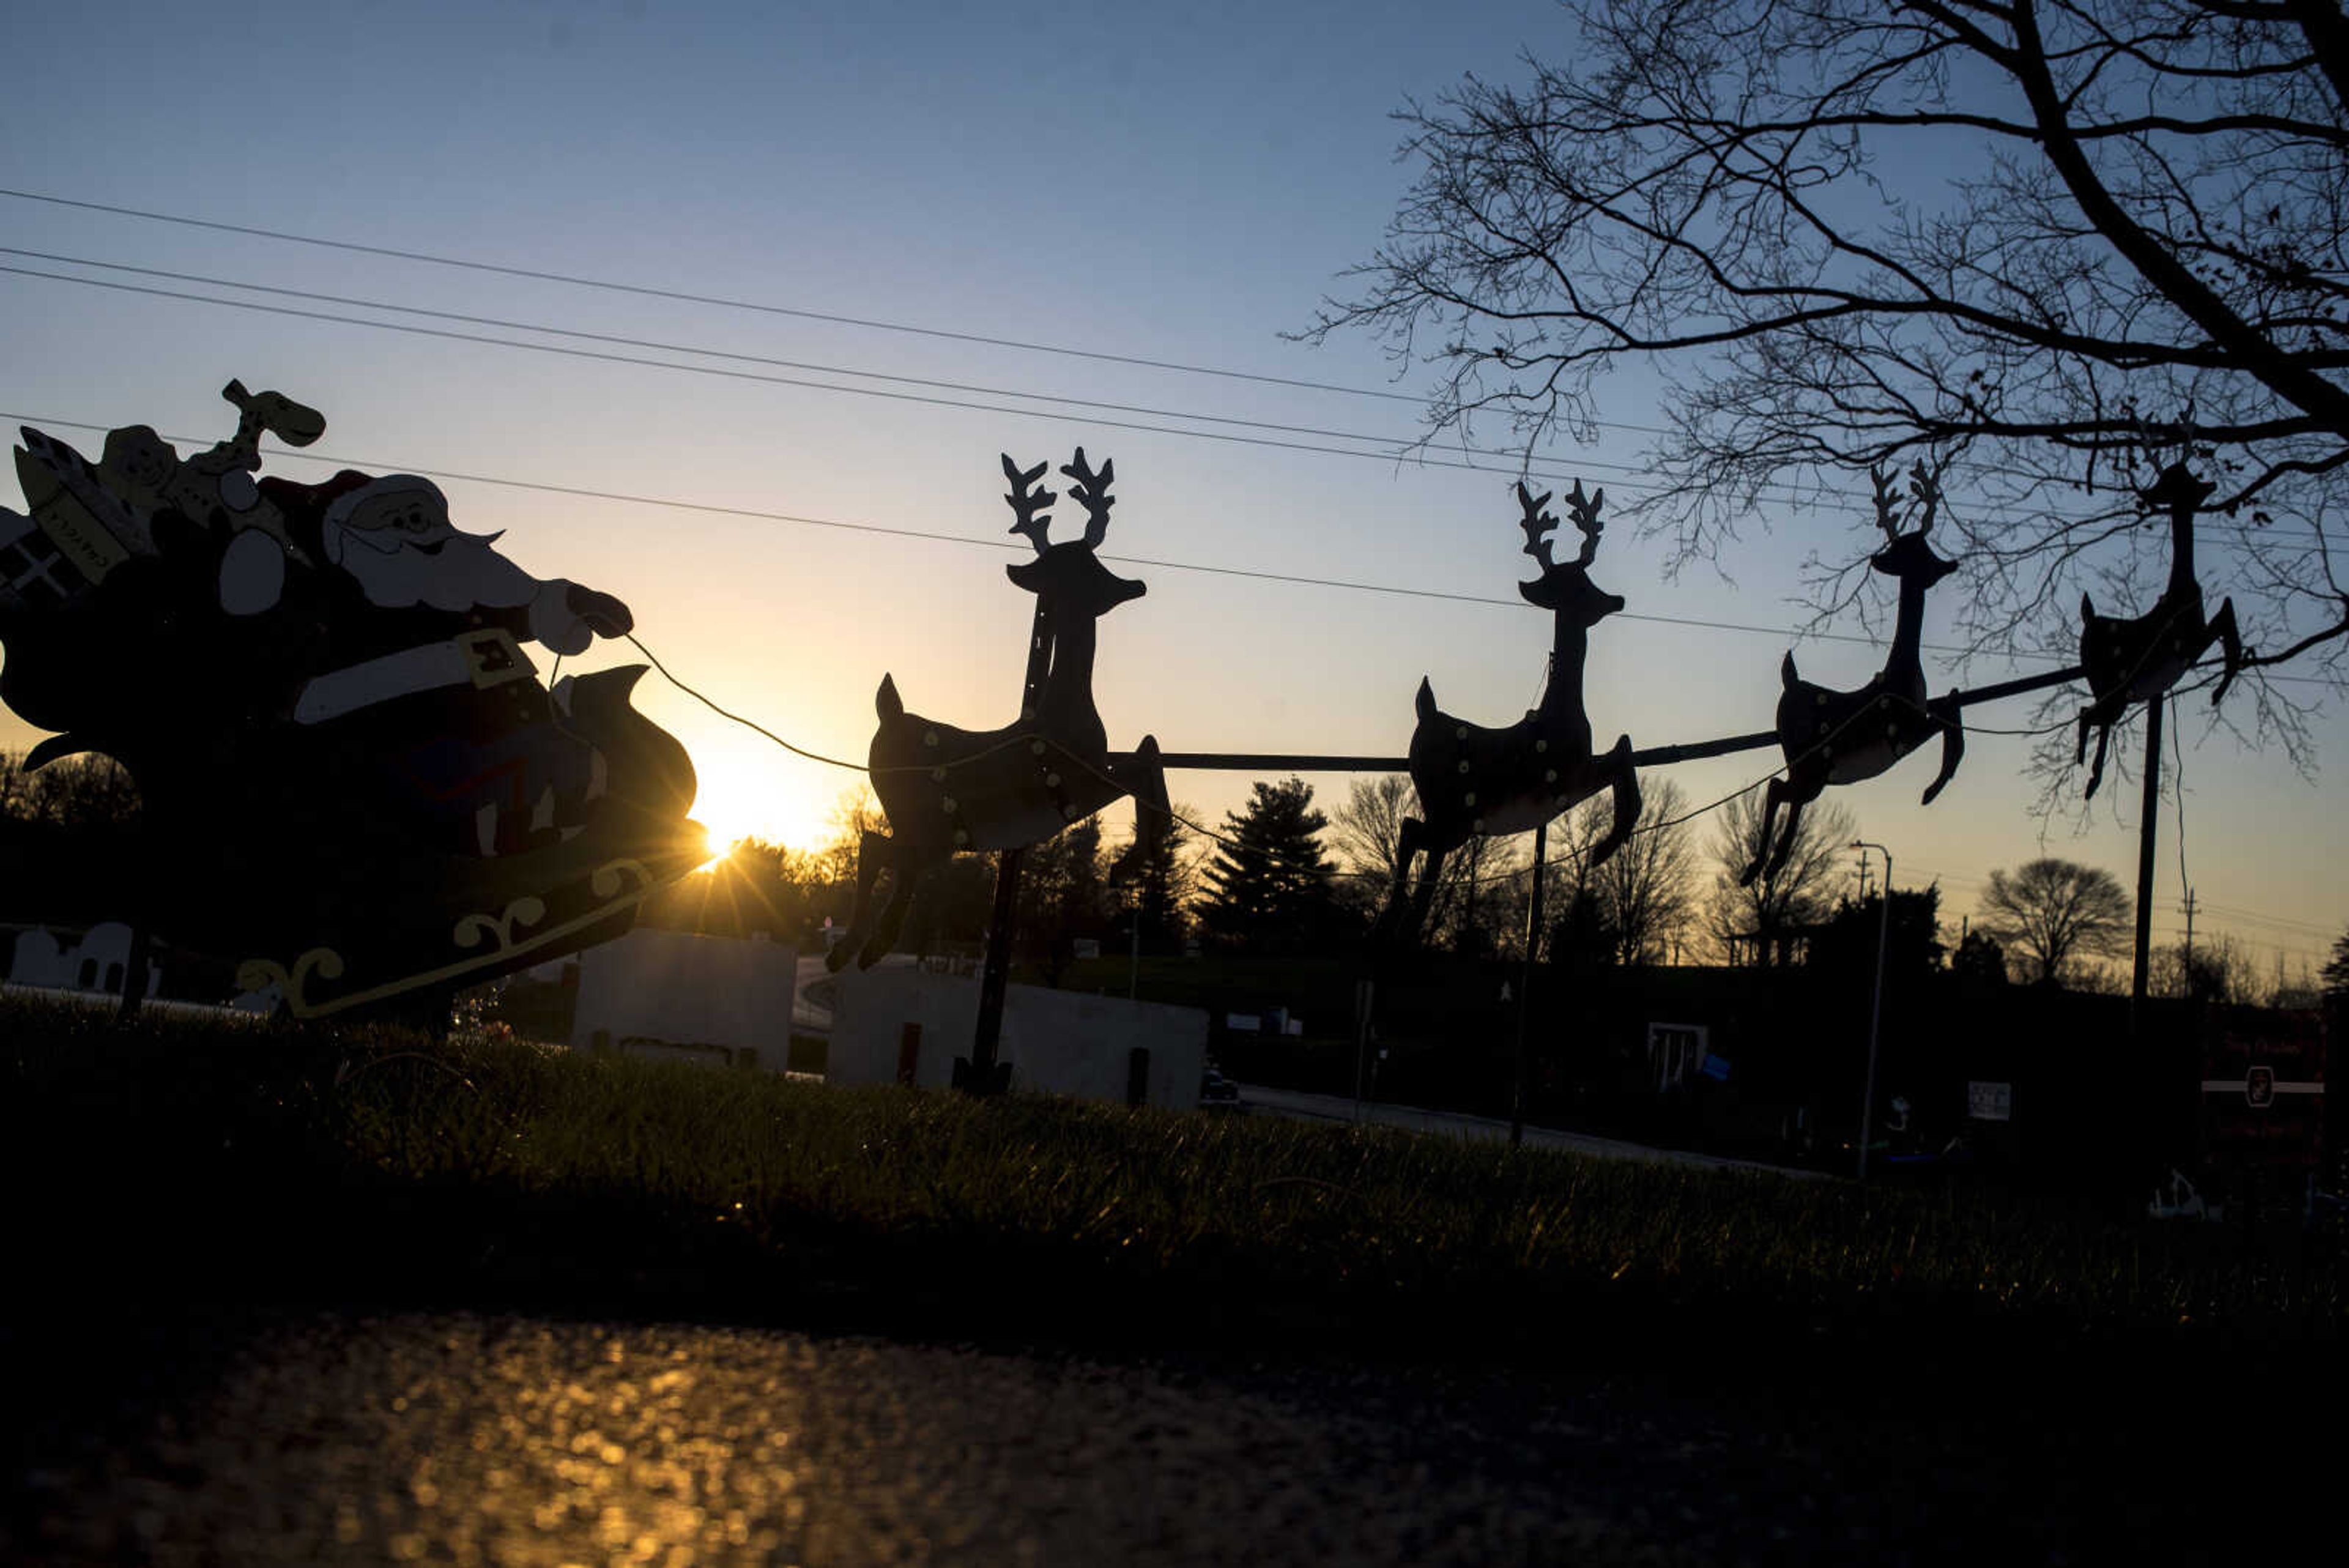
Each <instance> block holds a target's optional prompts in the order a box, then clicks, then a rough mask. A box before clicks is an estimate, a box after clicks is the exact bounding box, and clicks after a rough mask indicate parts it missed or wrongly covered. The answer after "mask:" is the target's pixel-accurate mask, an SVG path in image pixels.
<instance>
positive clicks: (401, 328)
mask: <svg viewBox="0 0 2349 1568" xmlns="http://www.w3.org/2000/svg"><path fill="white" fill-rule="evenodd" d="M0 194H5V192H0ZM0 255H15V256H23V257H30V258H34V259H38V260H44V261H54V262H59V263H63V264H65V265H72V266H86V267H99V268H104V269H107V270H109V271H114V272H126V273H132V274H136V275H140V276H144V277H156V278H166V279H170V280H172V281H175V282H183V283H201V284H204V285H207V286H213V287H220V288H234V289H243V290H245V291H248V292H251V293H257V294H269V295H276V296H282V297H286V298H294V299H307V300H312V301H316V302H318V303H323V304H333V305H343V306H352V307H354V308H358V309H366V310H381V311H391V312H396V313H399V314H403V315H409V316H421V317H430V318H432V319H435V320H440V321H453V322H461V323H465V324H467V325H471V326H481V327H500V328H502V329H505V330H508V331H515V332H532V333H537V334H540V335H542V336H546V337H569V338H574V339H577V340H579V341H583V342H590V343H605V344H610V345H613V346H615V347H617V348H647V349H653V350H657V351H659V352H662V353H671V354H687V355H693V356H697V357H699V358H716V359H730V360H734V361H737V362H738V363H742V364H750V365H763V366H768V367H771V368H773V369H798V370H806V371H810V372H812V373H815V374H821V375H833V376H854V377H858V378H861V379H866V380H874V381H889V382H895V383H896V384H898V385H900V386H911V387H925V388H928V389H932V390H933V391H954V392H968V393H972V394H974V395H977V396H981V397H993V398H1017V399H1020V400H1026V401H1030V402H1042V403H1055V404H1059V405H1061V406H1062V407H1063V408H1067V409H1081V410H1102V411H1105V412H1109V413H1118V414H1136V415H1142V416H1145V417H1147V418H1150V419H1166V420H1187V421H1194V422H1196V423H1204V424H1218V425H1228V426H1232V427H1235V428H1236V429H1239V430H1257V431H1270V432H1273V433H1274V434H1275V435H1295V436H1311V437H1318V438H1320V439H1321V440H1323V441H1355V442H1360V443H1362V444H1363V445H1365V446H1369V447H1373V448H1377V449H1381V450H1373V451H1367V452H1366V451H1360V450H1356V449H1354V448H1349V447H1332V446H1324V445H1319V444H1316V443H1315V442H1313V441H1281V440H1270V439H1264V438H1258V437H1249V436H1242V435H1235V434H1230V433H1226V432H1224V431H1203V430H1193V429H1187V428H1185V427H1182V426H1174V425H1158V424H1144V423H1137V422H1134V421H1121V420H1107V419H1102V418H1100V417H1098V415H1097V414H1096V415H1095V416H1093V420H1092V422H1094V423H1097V424H1102V425H1104V426H1106V427H1108V428H1110V429H1114V430H1131V431H1143V432H1147V433H1153V434H1159V435H1172V436H1187V437H1190V438H1192V439H1195V440H1202V441H1231V442H1237V443H1239V444H1243V445H1250V446H1263V447H1271V448H1275V449H1278V450H1285V451H1292V452H1312V453H1317V454H1320V455H1324V456H1330V457H1353V458H1369V459H1371V460H1374V461H1377V462H1392V463H1398V464H1401V463H1410V464H1413V465H1415V466H1418V467H1423V468H1448V469H1456V470H1463V471H1465V472H1477V473H1503V474H1507V473H1520V474H1523V475H1526V476H1527V477H1531V478H1537V479H1541V480H1546V481H1549V482H1552V483H1555V482H1557V481H1558V480H1565V479H1572V478H1575V477H1576V476H1577V475H1578V474H1582V473H1587V472H1590V471H1593V470H1599V471H1605V472H1612V473H1616V474H1625V475H1630V476H1631V477H1632V479H1633V480H1635V481H1637V480H1639V479H1640V478H1641V477H1643V476H1644V475H1645V474H1646V472H1647V471H1646V470H1644V469H1641V468H1639V467H1636V466H1634V465H1632V464H1630V463H1625V462H1613V461H1611V460H1608V459H1604V458H1595V457H1581V458H1576V459H1571V460H1569V459H1566V458H1548V459H1543V460H1539V462H1537V460H1535V459H1533V458H1532V457H1531V456H1530V455H1528V454H1525V453H1520V452H1515V451H1512V450H1508V449H1504V448H1498V447H1479V446H1470V445H1467V444H1465V443H1456V444H1448V445H1446V446H1444V447H1443V448H1441V449H1437V448H1435V447H1433V443H1432V442H1429V443H1423V442H1422V441H1421V439H1420V438H1418V437H1404V436H1392V435H1374V434H1368V433H1364V432H1362V431H1339V430H1330V429H1328V428H1326V427H1323V426H1317V425H1296V424H1288V423H1284V422H1281V421H1274V420H1258V419H1249V418H1246V417H1243V416H1239V415H1232V414H1213V413H1204V412H1199V411H1196V410H1185V409H1161V408H1156V407H1153V406H1150V405H1144V404H1133V403H1119V402H1112V401H1108V400H1102V399H1097V398H1074V397H1068V396H1064V395H1062V394H1060V393H1056V392H1030V391H1023V390H1020V389H1017V388H1006V387H990V386H986V385H981V384H974V383H970V382H962V381H947V380H939V379H934V378H930V377H923V376H907V375H900V374H897V373H895V372H891V371H885V370H862V369H855V368H854V367H853V366H839V365H826V364H822V363H817V362H812V361H807V360H799V359H786V358H779V357H775V356H771V355H761V354H749V353H743V352H740V351H738V350H734V349H726V348H700V347H698V346H696V345H693V344H689V343H669V342H666V341H663V340H660V339H655V338H642V337H626V336H623V335H619V334H615V333H605V332H591V331H587V330H585V329H584V328H579V327H552V326H546V325H543V324H541V323H537V322H530V321H515V320H512V319H509V318H505V317H489V316H475V315H471V314H468V313H465V312H462V311H452V310H438V309H433V308H430V307H429V306H413V305H399V304H395V303H392V302H389V301H385V300H373V299H361V298H357V297H355V296H347V295H336V294H325V293H320V292H317V291H316V290H310V289H299V288H292V287H286V286H279V285H274V284H264V283H248V282H244V281H242V280H240V279H236V278H221V277H212V276H210V275H204V274H198V273H184V272H176V271H172V270H170V269H168V268H162V267H146V266H136V265H130V264H129V263H124V262H108V261H96V260H92V259H90V258H88V257H84V256H68V255H64V254H58V253H56V252H50V251H34V250H26V249H24V248H21V247H18V246H10V245H0ZM0 273H8V274H13V275H16V276H20V277H30V278H37V279H41V280H44V281H47V282H52V283H67V284H76V285H79V286H82V287H85V288H102V289H111V290H114V291H116V292H119V293H127V294H140V295H146V296H150V297H154V298H160V299H172V300H178V301H181V302H182V303H188V304H199V305H216V306H223V307H225V308H228V309H232V310H246V311H253V312H256V313H259V314H263V315H271V316H285V317H294V318H295V319H299V320H311V321H323V322H326V323H329V324H332V325H336V326H344V327H372V328H374V329H376V330H378V331H385V332H399V333H406V334H408V335H410V336H414V337H436V338H440V339H443V340H446V341H450V342H459V343H471V344H474V345H477V346H481V347H486V348H513V349H520V350H523V351H526V352H532V353H540V354H558V355H567V356H569V357H572V358H584V359H590V360H595V361H598V362H602V363H606V364H618V365H628V366H634V367H637V368H639V369H660V370H672V371H676V372H678V373H680V374H685V375H704V376H715V377H719V378H721V379H730V380H747V381H752V382H758V383H761V384H764V385H770V386H782V387H792V388H795V389H802V390H810V391H821V392H838V393H843V394H847V395H850V396H862V397H874V398H885V399H890V400H896V401H905V402H915V403H926V404H930V405H932V406H935V407H939V408H951V409H962V410H973V411H977V412H985V413H1002V414H1011V415H1016V416H1024V417H1027V418H1030V419H1042V418H1061V417H1066V416H1064V415H1061V414H1058V413H1056V412H1054V411H1052V410H1042V409H1023V408H1009V407H1005V406H1003V405H1000V404H990V403H976V402H970V401H967V400H962V399H958V398H940V397H932V396H926V395H922V394H916V393H910V392H892V391H888V390H885V389H879V388H874V387H857V386H846V385H843V384H841V383H838V382H832V381H817V380H807V379H801V378H799V377H792V376H770V375H761V374H758V373H755V372H750V371H742V370H729V369H722V368H720V367H717V366H709V365H693V364H680V363H678V362H676V361H674V360H667V359H650V358H641V357H639V356H636V355H632V354H616V353H606V352H598V351H595V350H592V349H582V348H564V347H563V346H561V345H559V344H552V343H533V342H526V341H521V340H517V339H514V338H508V337H487V336H484V335H481V334H479V333H470V332H455V331H449V330H446V329H440V328H434V327H419V326H416V325H414V324H412V323H407V322H397V321H376V320H370V319H368V318H367V317H353V316H346V315H341V314H339V313H336V312H333V311H311V310H301V309H297V308H294V307H292V306H271V305H264V304H261V303H259V302H257V301H254V300H243V299H223V298H221V297H220V296H215V295H202V294H190V293H186V292H184V291H182V290H178V289H166V288H155V287H150V286H140V285H136V284H127V283H114V282H109V281H108V280H106V279H104V278H94V277H77V276H75V275H71V274H67V273H54V272H44V271H42V270H40V269H38V268H35V267H16V266H7V265H0ZM1438 450H1440V451H1443V452H1456V453H1458V454H1460V457H1461V459H1463V460H1465V459H1470V458H1477V457H1485V458H1498V459H1503V460H1505V461H1504V462H1502V463H1501V464H1499V465H1497V466H1496V465H1495V464H1492V463H1480V462H1469V461H1454V460H1453V459H1450V458H1445V457H1438V456H1433V455H1431V452H1434V451H1438ZM1506 460H1514V461H1506ZM1543 464H1548V465H1552V466H1543ZM1615 483H1616V489H1617V491H1618V493H1628V494H1629V495H1630V499H1631V500H1632V501H1634V502H1635V503H1636V502H1640V501H1648V500H1653V499H1654V498H1655V497H1656V496H1657V495H1659V494H1661V491H1659V490H1657V489H1655V488H1652V487H1627V486H1625V485H1624V484H1623V483H1621V482H1620V481H1617V482H1615ZM1753 495H1754V499H1756V500H1764V501H1773V502H1775V503H1776V504H1779V505H1781V506H1785V507H1787V508H1790V509H1794V510H1798V511H1809V512H1817V513H1827V514H1841V515H1844V516H1851V517H1860V516H1867V515H1868V509H1867V508H1866V507H1863V506H1860V505H1858V504H1856V503H1853V502H1849V501H1844V500H1838V499H1835V498H1833V497H1830V496H1826V495H1821V494H1816V493H1811V492H1808V491H1806V490H1802V489H1798V488H1796V487H1795V486H1792V485H1787V484H1778V485H1767V486H1760V487H1757V488H1756V489H1755V490H1754V492H1753ZM1982 515H1983V516H1984V518H1985V519H1986V520H1989V521H1997V522H2007V523H2014V522H2018V521H2029V519H2024V518H2021V517H2019V516H2018V514H2015V513H2013V512H2012V511H1990V512H1985V513H1984V514H1982ZM2210 531H2211V532H2213V533H2219V534H2233V535H2239V536H2240V537H2241V538H2244V539H2246V540H2248V539H2249V538H2251V535H2253V533H2254V532H2259V533H2261V534H2264V535H2267V536H2269V537H2280V536H2282V535H2286V534H2289V535H2292V536H2294V537H2299V536H2302V535H2304V536H2306V537H2307V538H2310V539H2315V540H2321V539H2322V538H2323V531H2322V530H2320V529H2314V528H2309V529H2282V528H2278V527H2275V526H2273V525H2270V526H2268V527H2266V528H2264V529H2260V530H2253V529H2252V528H2251V527H2250V526H2248V525H2245V524H2211V525H2210Z"/></svg>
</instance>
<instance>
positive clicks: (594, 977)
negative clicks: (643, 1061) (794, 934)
mask: <svg viewBox="0 0 2349 1568" xmlns="http://www.w3.org/2000/svg"><path fill="white" fill-rule="evenodd" d="M798 970H799V955H798V953H797V952H796V951H794V950H792V948H790V947H787V946H784V945H783V944H781V943H778V942H771V941H759V940H753V941H739V940H734V939H733V938H730V937H701V936H694V935H691V934H690V933H688V932H685V931H665V930H659V929H653V928H650V927H646V926H639V927H637V928H636V929H634V930H632V931H630V932H628V933H627V935H626V936H624V937H619V938H616V940H612V941H608V942H605V943H602V944H601V945H599V946H596V947H592V948H589V949H587V950H585V951H584V952H582V953H581V954H580V955H579V1001H578V1006H577V1010H576V1011H575V1012H574V1014H573V1016H572V1024H571V1044H572V1046H573V1048H574V1049H575V1050H593V1049H605V1050H613V1049H616V1050H624V1051H629V1052H632V1053H634V1054H642V1055H656V1056H663V1057H684V1058H690V1059H698V1060H707V1061H717V1062H725V1063H728V1064H733V1065H736V1066H759V1067H768V1068H772V1069H774V1070H776V1071H781V1069H782V1066H783V1064H784V1062H785V1060H786V1059H787V1057H788V1055H789V1054H790V1049H791V1033H792V990H793V988H794V986H795V984H796V982H797V976H798Z"/></svg>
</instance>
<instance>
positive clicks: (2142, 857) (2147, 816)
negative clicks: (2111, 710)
mask: <svg viewBox="0 0 2349 1568" xmlns="http://www.w3.org/2000/svg"><path fill="white" fill-rule="evenodd" d="M2168 701H2169V699H2168V696H2167V695H2164V696H2160V697H2156V698H2155V699H2154V700H2153V701H2150V702H2147V704H2146V705H2145V795H2144V798H2143V800H2142V801H2141V802H2140V803H2139V805H2138V806H2137V815H2138V824H2137V962H2136V965H2135V967H2134V968H2133V970H2132V971H2131V973H2130V975H2129V1038H2130V1039H2132V1040H2134V1039H2136V1038H2137V1031H2138V1029H2139V1027H2140V1024H2141V1021H2142V1015H2143V1013H2144V1012H2145V982H2146V971H2147V959H2148V957H2149V955H2150V953H2151V950H2152V942H2153V830H2154V826H2155V825H2156V824H2157V823H2158V822H2159V821H2160V820H2161V711H2162V709H2163V708H2164V707H2166V706H2168Z"/></svg>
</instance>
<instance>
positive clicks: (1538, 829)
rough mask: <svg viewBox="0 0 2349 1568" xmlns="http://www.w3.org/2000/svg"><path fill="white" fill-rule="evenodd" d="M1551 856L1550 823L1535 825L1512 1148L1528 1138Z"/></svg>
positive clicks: (1511, 1123) (1519, 998)
mask: <svg viewBox="0 0 2349 1568" xmlns="http://www.w3.org/2000/svg"><path fill="white" fill-rule="evenodd" d="M1548 857H1549V824H1548V823H1547V822H1544V823H1539V824H1537V825H1536V826H1535V827H1534V890H1533V897H1532V898H1528V899H1527V900H1526V967H1525V973H1524V975H1523V977H1522V978H1521V979H1520V980H1519V981H1518V984H1517V1060H1516V1075H1515V1082H1514V1083H1513V1084H1512V1085H1510V1088H1509V1147H1511V1148H1517V1147H1521V1146H1523V1144H1524V1143H1525V1141H1526V1030H1527V1029H1529V1028H1530V1027H1531V1021H1532V1018H1533V1010H1534V965H1535V963H1536V962H1537V961H1539V959H1540V957H1541V932H1542V869H1543V867H1542V863H1543V861H1545V860H1546V859H1547V858H1548Z"/></svg>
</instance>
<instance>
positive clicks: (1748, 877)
mask: <svg viewBox="0 0 2349 1568" xmlns="http://www.w3.org/2000/svg"><path fill="white" fill-rule="evenodd" d="M1785 794H1786V781H1785V780H1784V779H1776V778H1774V779H1772V780H1771V781H1770V787H1769V788H1767V789H1765V790H1764V791H1763V792H1762V831H1761V832H1760V833H1758V834H1756V835H1754V864H1753V865H1751V866H1748V867H1746V868H1745V871H1744V875H1742V876H1740V877H1738V878H1737V885H1738V886H1739V887H1741V888H1751V887H1752V886H1754V878H1755V877H1759V876H1761V875H1762V866H1763V863H1764V861H1766V860H1768V859H1769V857H1770V827H1771V825H1772V824H1773V823H1775V822H1776V821H1777V819H1778V803H1779V802H1780V801H1782V800H1784V799H1785ZM1797 809H1799V808H1797Z"/></svg>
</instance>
